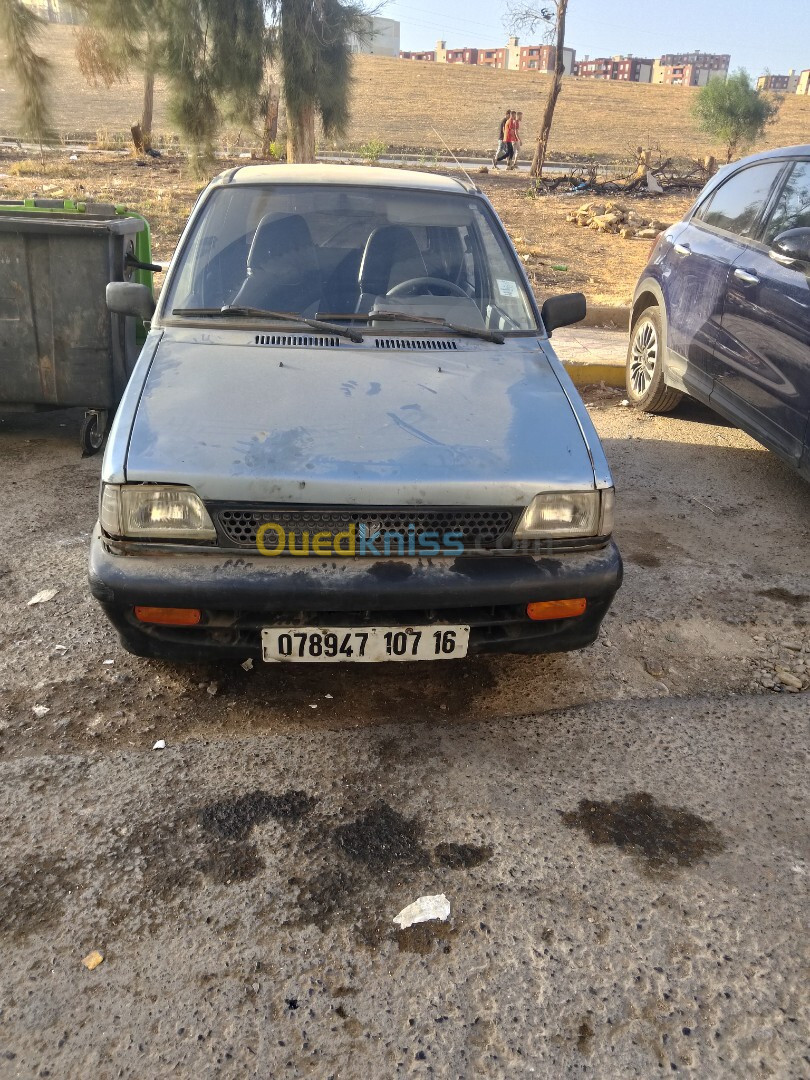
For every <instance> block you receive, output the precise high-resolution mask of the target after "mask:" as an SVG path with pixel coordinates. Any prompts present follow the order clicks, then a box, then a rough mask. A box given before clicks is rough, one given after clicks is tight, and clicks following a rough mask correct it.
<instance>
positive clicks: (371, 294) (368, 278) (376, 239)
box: [357, 225, 427, 312]
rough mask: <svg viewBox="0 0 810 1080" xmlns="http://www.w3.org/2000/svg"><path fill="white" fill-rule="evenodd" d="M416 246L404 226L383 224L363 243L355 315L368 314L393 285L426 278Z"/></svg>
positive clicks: (409, 232) (425, 270)
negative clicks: (358, 294)
mask: <svg viewBox="0 0 810 1080" xmlns="http://www.w3.org/2000/svg"><path fill="white" fill-rule="evenodd" d="M426 276H427V269H426V268H425V261H424V259H423V258H422V255H421V252H420V251H419V245H418V244H417V243H416V239H415V237H414V235H413V233H412V232H411V230H410V229H409V228H407V227H406V226H405V225H382V226H380V228H379V229H375V230H374V232H372V233H371V235H370V236H369V238H368V240H367V241H366V246H365V250H364V251H363V258H362V261H361V263H360V273H359V275H358V282H359V285H360V298H359V300H358V302H357V311H358V312H368V311H370V310H371V308H372V306H373V304H374V302H375V301H376V300H378V299H379V297H381V296H385V295H386V293H387V292H388V290H389V289H392V288H393V287H394V285H399V284H400V283H401V282H403V281H410V279H411V278H419V277H426Z"/></svg>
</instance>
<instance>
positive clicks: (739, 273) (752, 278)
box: [734, 270, 759, 285]
mask: <svg viewBox="0 0 810 1080" xmlns="http://www.w3.org/2000/svg"><path fill="white" fill-rule="evenodd" d="M734 277H735V278H737V280H738V281H741V282H742V283H743V285H759V278H758V277H757V275H756V274H749V273H748V271H747V270H735V271H734Z"/></svg>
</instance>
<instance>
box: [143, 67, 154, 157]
mask: <svg viewBox="0 0 810 1080" xmlns="http://www.w3.org/2000/svg"><path fill="white" fill-rule="evenodd" d="M154 110H155V72H154V70H153V69H152V68H151V67H147V69H146V71H145V72H144V75H143V111H142V112H141V125H140V126H141V136H142V138H143V149H144V150H149V149H150V148H151V146H152V116H153V114H154Z"/></svg>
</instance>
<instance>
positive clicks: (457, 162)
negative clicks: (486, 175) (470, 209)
mask: <svg viewBox="0 0 810 1080" xmlns="http://www.w3.org/2000/svg"><path fill="white" fill-rule="evenodd" d="M431 127H432V125H431ZM433 131H434V133H435V134H436V135H437V136H438V138H440V139H441V140H442V142H443V143H444V148H445V150H446V151H447V153H448V154H449V155H450V157H451V158H452V159H453V161H455V163H456V165H458V167H459V168H460V169H461V171H462V172H463V173H464V175H465V176H466V177H467V179H468V180H469V181H470V183H471V184H472V186H473V187H474V188H475V189H476V190H478V189H477V186H476V183H475V181H474V180H473V178H472V177H471V176H470V174H469V173H468V172H467V170H466V169H465V168H464V166H463V165H462V164H461V162H460V161H459V160H458V158H457V157H456V155H455V154H454V153H453V151H452V150H451V149H450V147H449V146H448V145H447V143H446V142H445V141H444V139H442V137H441V135H439V132H438V131H436V128H433Z"/></svg>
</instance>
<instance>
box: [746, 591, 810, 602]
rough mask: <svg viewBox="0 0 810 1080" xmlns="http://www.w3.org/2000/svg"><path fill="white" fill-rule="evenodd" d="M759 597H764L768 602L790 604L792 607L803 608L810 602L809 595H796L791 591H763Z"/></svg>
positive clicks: (759, 593) (758, 594)
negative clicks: (774, 601)
mask: <svg viewBox="0 0 810 1080" xmlns="http://www.w3.org/2000/svg"><path fill="white" fill-rule="evenodd" d="M757 596H764V597H765V599H766V600H778V601H780V603H782V604H788V605H789V606H790V607H802V606H803V605H804V604H806V603H807V601H808V600H810V596H808V595H807V593H794V592H790V590H789V589H782V588H776V589H761V590H760V591H759V592H758V593H757Z"/></svg>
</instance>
